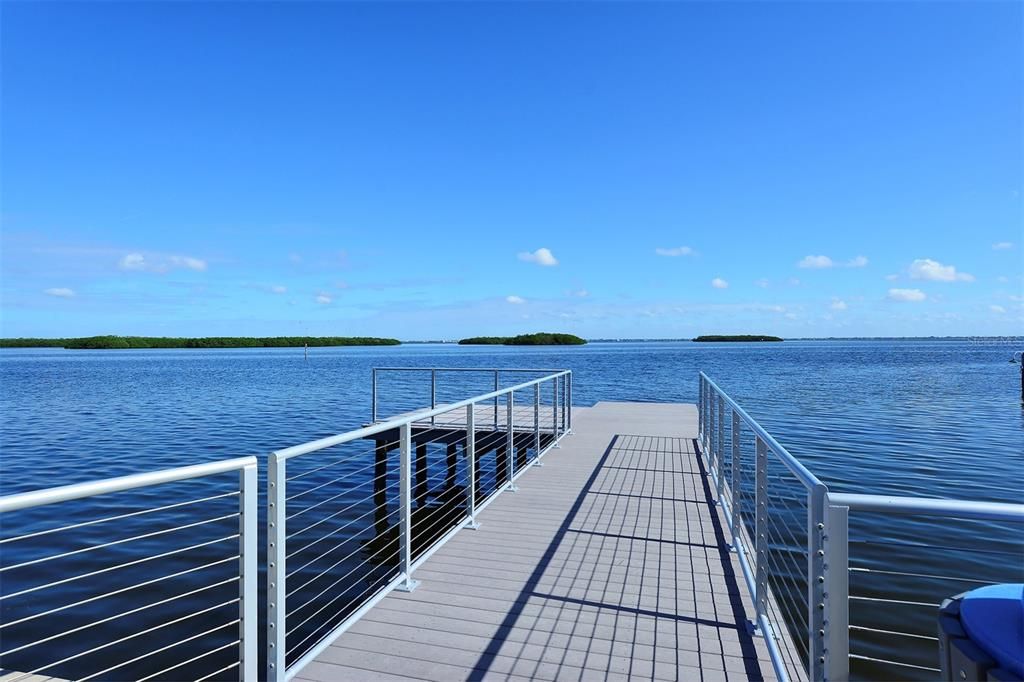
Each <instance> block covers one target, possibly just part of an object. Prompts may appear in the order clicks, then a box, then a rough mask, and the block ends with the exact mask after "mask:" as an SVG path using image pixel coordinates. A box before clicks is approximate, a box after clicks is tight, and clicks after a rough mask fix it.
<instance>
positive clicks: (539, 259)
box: [519, 248, 558, 266]
mask: <svg viewBox="0 0 1024 682" xmlns="http://www.w3.org/2000/svg"><path fill="white" fill-rule="evenodd" d="M519 260H521V261H526V262H527V263H536V264H537V265H548V266H550V265H558V259H556V258H555V255H554V254H553V253H551V251H550V250H548V249H545V248H540V249H537V250H536V251H534V252H533V253H530V252H529V251H523V252H522V253H520V254H519Z"/></svg>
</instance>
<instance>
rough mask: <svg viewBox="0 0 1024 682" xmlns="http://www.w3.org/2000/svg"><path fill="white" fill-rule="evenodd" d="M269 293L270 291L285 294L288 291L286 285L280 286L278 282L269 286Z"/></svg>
mask: <svg viewBox="0 0 1024 682" xmlns="http://www.w3.org/2000/svg"><path fill="white" fill-rule="evenodd" d="M270 293H272V294H287V293H288V287H286V286H282V285H280V284H275V285H273V286H271V287H270Z"/></svg>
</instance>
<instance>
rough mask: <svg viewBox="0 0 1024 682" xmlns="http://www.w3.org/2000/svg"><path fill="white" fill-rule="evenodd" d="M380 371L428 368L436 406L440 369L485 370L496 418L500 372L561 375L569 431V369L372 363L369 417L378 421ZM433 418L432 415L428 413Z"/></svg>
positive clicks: (412, 371)
mask: <svg viewBox="0 0 1024 682" xmlns="http://www.w3.org/2000/svg"><path fill="white" fill-rule="evenodd" d="M380 372H410V373H415V372H420V373H426V372H430V407H431V409H434V408H436V407H437V375H438V373H439V372H441V373H446V372H464V373H470V372H474V373H478V374H480V373H487V374H493V376H494V392H493V393H492V394H489V397H488V399H491V400H494V421H495V423H497V421H498V402H497V399H498V396H497V395H495V394H498V395H500V376H501V373H502V372H506V373H507V372H512V373H530V374H540V373H543V374H545V375H548V376H550V375H557V376H559V377H562V378H563V383H564V386H563V389H562V402H563V403H564V404H565V405H564V407H565V413H564V416H565V419H566V425H565V428H566V431H568V432H570V433H571V432H572V409H571V408H572V372H571V371H568V370H563V369H542V368H530V367H374V368H372V369H371V381H370V421H371V422H374V423H375V422H377V405H378V400H377V398H378V395H377V394H378V390H377V375H378V373H380ZM558 395H559V393H558V389H557V384H556V389H555V400H556V401H557V400H558ZM429 416H430V417H431V418H433V417H434V416H435V415H429Z"/></svg>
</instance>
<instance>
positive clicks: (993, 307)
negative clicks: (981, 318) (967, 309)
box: [988, 305, 1006, 315]
mask: <svg viewBox="0 0 1024 682" xmlns="http://www.w3.org/2000/svg"><path fill="white" fill-rule="evenodd" d="M988 309H989V310H991V311H992V312H994V313H996V314H997V315H1002V314H1003V313H1005V312H1006V308H1004V307H1003V306H1001V305H990V306H989V307H988Z"/></svg>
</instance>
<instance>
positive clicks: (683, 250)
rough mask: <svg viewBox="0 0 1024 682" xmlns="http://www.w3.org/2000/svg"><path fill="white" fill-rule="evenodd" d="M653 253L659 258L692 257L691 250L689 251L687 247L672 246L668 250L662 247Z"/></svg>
mask: <svg viewBox="0 0 1024 682" xmlns="http://www.w3.org/2000/svg"><path fill="white" fill-rule="evenodd" d="M654 253H656V254H658V255H659V256H670V257H675V256H692V255H693V249H691V248H690V247H689V246H672V247H669V248H664V247H660V246H659V247H658V248H656V249H655V250H654Z"/></svg>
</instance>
